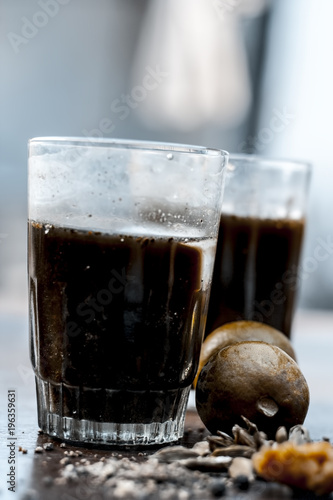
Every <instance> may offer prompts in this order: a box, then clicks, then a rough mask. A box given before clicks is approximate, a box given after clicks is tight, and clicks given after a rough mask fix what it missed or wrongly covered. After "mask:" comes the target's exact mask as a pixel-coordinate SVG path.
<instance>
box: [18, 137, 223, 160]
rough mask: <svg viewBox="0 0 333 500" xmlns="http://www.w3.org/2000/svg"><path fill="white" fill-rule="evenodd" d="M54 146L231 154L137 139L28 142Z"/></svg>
mask: <svg viewBox="0 0 333 500" xmlns="http://www.w3.org/2000/svg"><path fill="white" fill-rule="evenodd" d="M38 143H40V144H45V145H46V144H50V145H52V144H54V145H57V144H58V145H61V144H64V145H67V146H80V145H81V146H92V147H98V146H100V147H103V146H109V147H113V148H119V149H120V148H128V149H139V150H142V151H161V152H167V153H168V152H169V153H184V154H186V153H187V154H202V155H207V156H220V157H221V158H228V156H229V154H230V153H229V152H228V151H225V150H223V149H219V148H207V147H206V146H197V145H191V144H181V143H176V142H162V141H145V140H136V139H116V138H108V137H61V136H50V137H47V136H46V137H33V138H31V139H29V140H28V146H29V147H30V146H31V145H34V144H38Z"/></svg>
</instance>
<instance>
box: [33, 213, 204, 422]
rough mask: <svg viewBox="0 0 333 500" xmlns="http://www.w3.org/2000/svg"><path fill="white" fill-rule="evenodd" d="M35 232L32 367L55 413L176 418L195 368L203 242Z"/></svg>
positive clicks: (38, 227)
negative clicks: (184, 391) (182, 396)
mask: <svg viewBox="0 0 333 500" xmlns="http://www.w3.org/2000/svg"><path fill="white" fill-rule="evenodd" d="M29 233H30V235H29V245H30V248H29V256H30V257H29V258H30V261H29V275H30V300H31V309H32V311H33V313H32V315H31V319H32V325H31V355H32V363H33V366H34V369H35V371H36V373H37V374H38V376H39V377H40V378H41V379H43V380H44V381H45V384H44V387H45V391H46V392H47V394H46V396H45V397H46V398H47V399H48V400H49V402H50V407H51V408H52V409H53V412H54V413H56V414H58V415H61V416H65V417H71V418H76V419H87V420H91V421H96V422H118V423H131V422H134V423H140V422H142V423H146V422H165V421H167V420H168V419H169V418H172V417H173V416H174V415H175V414H176V413H177V408H178V403H179V398H180V397H181V394H182V392H183V388H185V387H188V386H190V385H191V383H192V381H193V378H194V376H195V372H196V369H197V359H198V356H199V351H200V344H201V336H202V332H203V328H204V324H203V322H204V319H205V315H206V313H207V300H206V299H207V296H206V291H205V290H203V287H202V273H203V263H202V256H203V252H202V248H203V246H202V245H204V243H203V242H200V241H198V240H193V241H191V240H190V241H188V240H187V241H185V242H182V241H180V240H178V241H177V240H176V239H174V238H169V239H168V238H163V237H151V238H143V237H135V236H126V235H124V236H119V235H110V234H102V233H98V232H92V231H83V230H74V229H68V228H60V227H54V226H51V225H42V224H37V223H35V222H30V223H29ZM194 360H195V361H194ZM161 395H163V397H161ZM166 395H167V397H166Z"/></svg>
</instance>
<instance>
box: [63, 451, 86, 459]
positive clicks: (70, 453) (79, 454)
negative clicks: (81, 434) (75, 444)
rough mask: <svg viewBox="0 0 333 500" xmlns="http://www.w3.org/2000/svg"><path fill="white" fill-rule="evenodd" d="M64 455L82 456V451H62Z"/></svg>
mask: <svg viewBox="0 0 333 500" xmlns="http://www.w3.org/2000/svg"><path fill="white" fill-rule="evenodd" d="M64 455H66V456H68V457H81V456H82V451H73V450H71V451H64Z"/></svg>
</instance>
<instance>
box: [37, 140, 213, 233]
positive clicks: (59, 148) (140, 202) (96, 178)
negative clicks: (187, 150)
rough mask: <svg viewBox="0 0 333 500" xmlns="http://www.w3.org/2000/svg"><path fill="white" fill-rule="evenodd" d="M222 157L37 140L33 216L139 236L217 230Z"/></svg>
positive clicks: (42, 220) (58, 223)
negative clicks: (213, 157)
mask: <svg viewBox="0 0 333 500" xmlns="http://www.w3.org/2000/svg"><path fill="white" fill-rule="evenodd" d="M214 161H215V162H216V163H215V164H211V162H214ZM218 163H219V164H220V163H221V159H220V158H218V157H216V159H212V158H209V161H208V159H205V158H204V157H203V156H202V155H186V154H184V153H182V152H177V151H175V152H173V158H172V161H170V159H169V158H168V155H167V154H166V153H163V154H162V153H161V151H155V150H151V151H147V150H141V149H134V150H131V149H127V148H126V147H124V148H122V147H118V148H111V149H110V148H109V147H105V145H100V146H98V147H94V148H92V147H91V146H90V145H89V144H88V145H86V144H84V143H82V144H66V143H61V144H58V145H55V144H54V143H50V144H49V146H47V145H40V146H39V147H37V146H36V147H35V150H33V151H31V153H30V158H29V218H30V219H31V220H35V221H38V222H42V223H50V224H54V225H57V226H65V227H74V228H79V229H91V230H99V231H105V232H112V233H117V232H123V233H126V234H130V233H132V230H131V228H133V227H134V228H135V231H133V233H135V234H152V235H154V234H156V235H158V234H159V235H161V234H165V235H183V236H189V237H204V236H210V235H211V233H212V227H214V224H215V223H216V219H217V214H216V210H215V207H214V205H215V203H216V186H215V184H216V183H221V182H222V180H221V175H219V170H218V168H217V166H218ZM214 165H215V166H214ZM220 170H221V168H220Z"/></svg>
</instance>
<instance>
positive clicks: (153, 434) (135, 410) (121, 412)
mask: <svg viewBox="0 0 333 500" xmlns="http://www.w3.org/2000/svg"><path fill="white" fill-rule="evenodd" d="M36 387H37V402H38V423H39V426H40V428H41V429H42V430H43V432H45V433H46V434H49V435H50V436H53V437H56V438H59V439H62V440H65V441H66V440H67V441H72V442H77V443H80V444H85V443H86V444H95V445H109V446H112V445H117V446H131V445H133V446H147V445H161V444H164V443H171V442H174V441H178V440H179V439H180V438H181V437H182V436H183V433H184V421H185V412H186V406H187V401H188V396H189V392H190V387H186V388H182V389H177V390H171V391H140V392H137V391H112V390H110V389H89V388H79V387H69V386H66V385H65V384H54V383H51V382H49V381H46V380H43V379H41V378H39V377H36ZM68 394H70V396H71V397H69V396H68ZM87 395H89V398H88V399H87ZM94 396H95V397H94ZM88 401H89V405H88V406H87V404H86V405H85V406H82V403H84V402H85V403H87V402H88ZM119 403H122V404H123V406H122V407H119ZM138 403H139V404H138ZM113 405H117V406H116V407H114V406H113ZM92 417H93V418H92ZM110 417H111V418H110ZM113 417H116V418H117V420H118V421H117V420H116V419H114V418H113ZM119 417H121V418H119Z"/></svg>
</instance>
